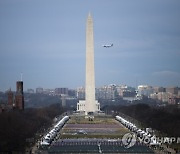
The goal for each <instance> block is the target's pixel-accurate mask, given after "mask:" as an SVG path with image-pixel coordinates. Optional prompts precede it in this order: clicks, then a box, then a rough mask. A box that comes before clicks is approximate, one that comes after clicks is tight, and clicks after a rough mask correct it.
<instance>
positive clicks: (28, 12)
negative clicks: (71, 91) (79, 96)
mask: <svg viewBox="0 0 180 154" xmlns="http://www.w3.org/2000/svg"><path fill="white" fill-rule="evenodd" d="M179 6H180V2H179V1H177V0H174V1H170V0H165V1H164V0H159V1H155V0H152V1H146V2H145V1H142V0H137V1H136V2H134V1H123V0H122V1H119V0H115V1H113V2H111V1H106V0H104V1H101V0H100V1H98V2H96V1H89V0H88V1H86V2H84V1H83V0H77V1H75V2H73V1H57V0H54V1H53V2H50V1H47V0H43V1H42V0H40V1H35V0H32V1H28V0H27V1H22V0H13V1H12V0H1V1H0V19H1V23H0V33H1V35H0V44H1V45H0V62H1V65H0V91H6V90H7V89H9V88H10V87H11V88H12V90H14V89H15V86H14V83H15V82H16V81H18V80H20V78H21V76H20V74H21V72H22V73H23V81H24V89H28V88H32V89H35V88H37V87H39V86H41V87H44V88H56V87H68V88H76V87H80V86H82V85H84V83H85V79H84V75H85V67H84V66H85V24H84V23H85V21H86V16H87V14H88V13H89V12H91V14H92V16H93V18H94V40H95V41H94V50H95V68H96V69H95V70H96V72H95V75H96V87H99V86H102V85H107V84H110V83H115V84H117V85H118V84H126V85H129V86H133V87H135V86H136V85H140V84H147V85H152V86H163V87H168V86H178V87H179V86H180V69H179V68H180V62H179V61H180V44H179V41H180V28H179V27H180V21H179V16H180V10H179ZM111 43H113V47H111V48H103V47H102V45H103V44H111Z"/></svg>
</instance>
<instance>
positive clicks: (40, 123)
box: [0, 104, 64, 153]
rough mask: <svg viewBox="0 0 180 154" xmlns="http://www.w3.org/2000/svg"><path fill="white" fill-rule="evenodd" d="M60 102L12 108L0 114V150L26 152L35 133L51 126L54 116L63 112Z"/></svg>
mask: <svg viewBox="0 0 180 154" xmlns="http://www.w3.org/2000/svg"><path fill="white" fill-rule="evenodd" d="M63 112H64V111H63V108H62V107H61V105H60V104H53V105H51V106H48V107H44V108H28V109H25V110H24V111H19V110H12V111H9V112H3V113H1V114H0V152H12V151H15V152H22V153H23V152H24V151H25V147H27V146H28V145H29V144H30V143H31V142H35V141H34V140H32V139H35V134H36V133H37V132H38V131H40V132H41V131H42V132H43V131H45V130H46V129H47V128H48V127H50V126H51V124H52V122H53V118H54V117H56V116H57V115H60V114H62V113H63Z"/></svg>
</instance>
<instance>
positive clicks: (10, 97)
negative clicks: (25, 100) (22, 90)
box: [7, 89, 14, 107]
mask: <svg viewBox="0 0 180 154" xmlns="http://www.w3.org/2000/svg"><path fill="white" fill-rule="evenodd" d="M7 95H8V106H11V107H13V105H14V95H13V92H12V91H11V89H10V90H9V91H8V92H7Z"/></svg>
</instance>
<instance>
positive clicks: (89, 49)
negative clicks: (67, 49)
mask: <svg viewBox="0 0 180 154" xmlns="http://www.w3.org/2000/svg"><path fill="white" fill-rule="evenodd" d="M77 111H78V112H80V113H84V114H85V115H88V114H89V113H97V112H98V111H100V104H99V103H98V101H97V100H96V98H95V73H94V37H93V19H92V17H91V14H90V13H89V15H88V18H87V22H86V85H85V100H80V101H79V102H78V103H77Z"/></svg>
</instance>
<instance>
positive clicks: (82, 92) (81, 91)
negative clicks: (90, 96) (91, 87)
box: [77, 87, 85, 100]
mask: <svg viewBox="0 0 180 154" xmlns="http://www.w3.org/2000/svg"><path fill="white" fill-rule="evenodd" d="M77 98H78V99H80V100H84V99H85V88H84V87H79V88H77Z"/></svg>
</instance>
